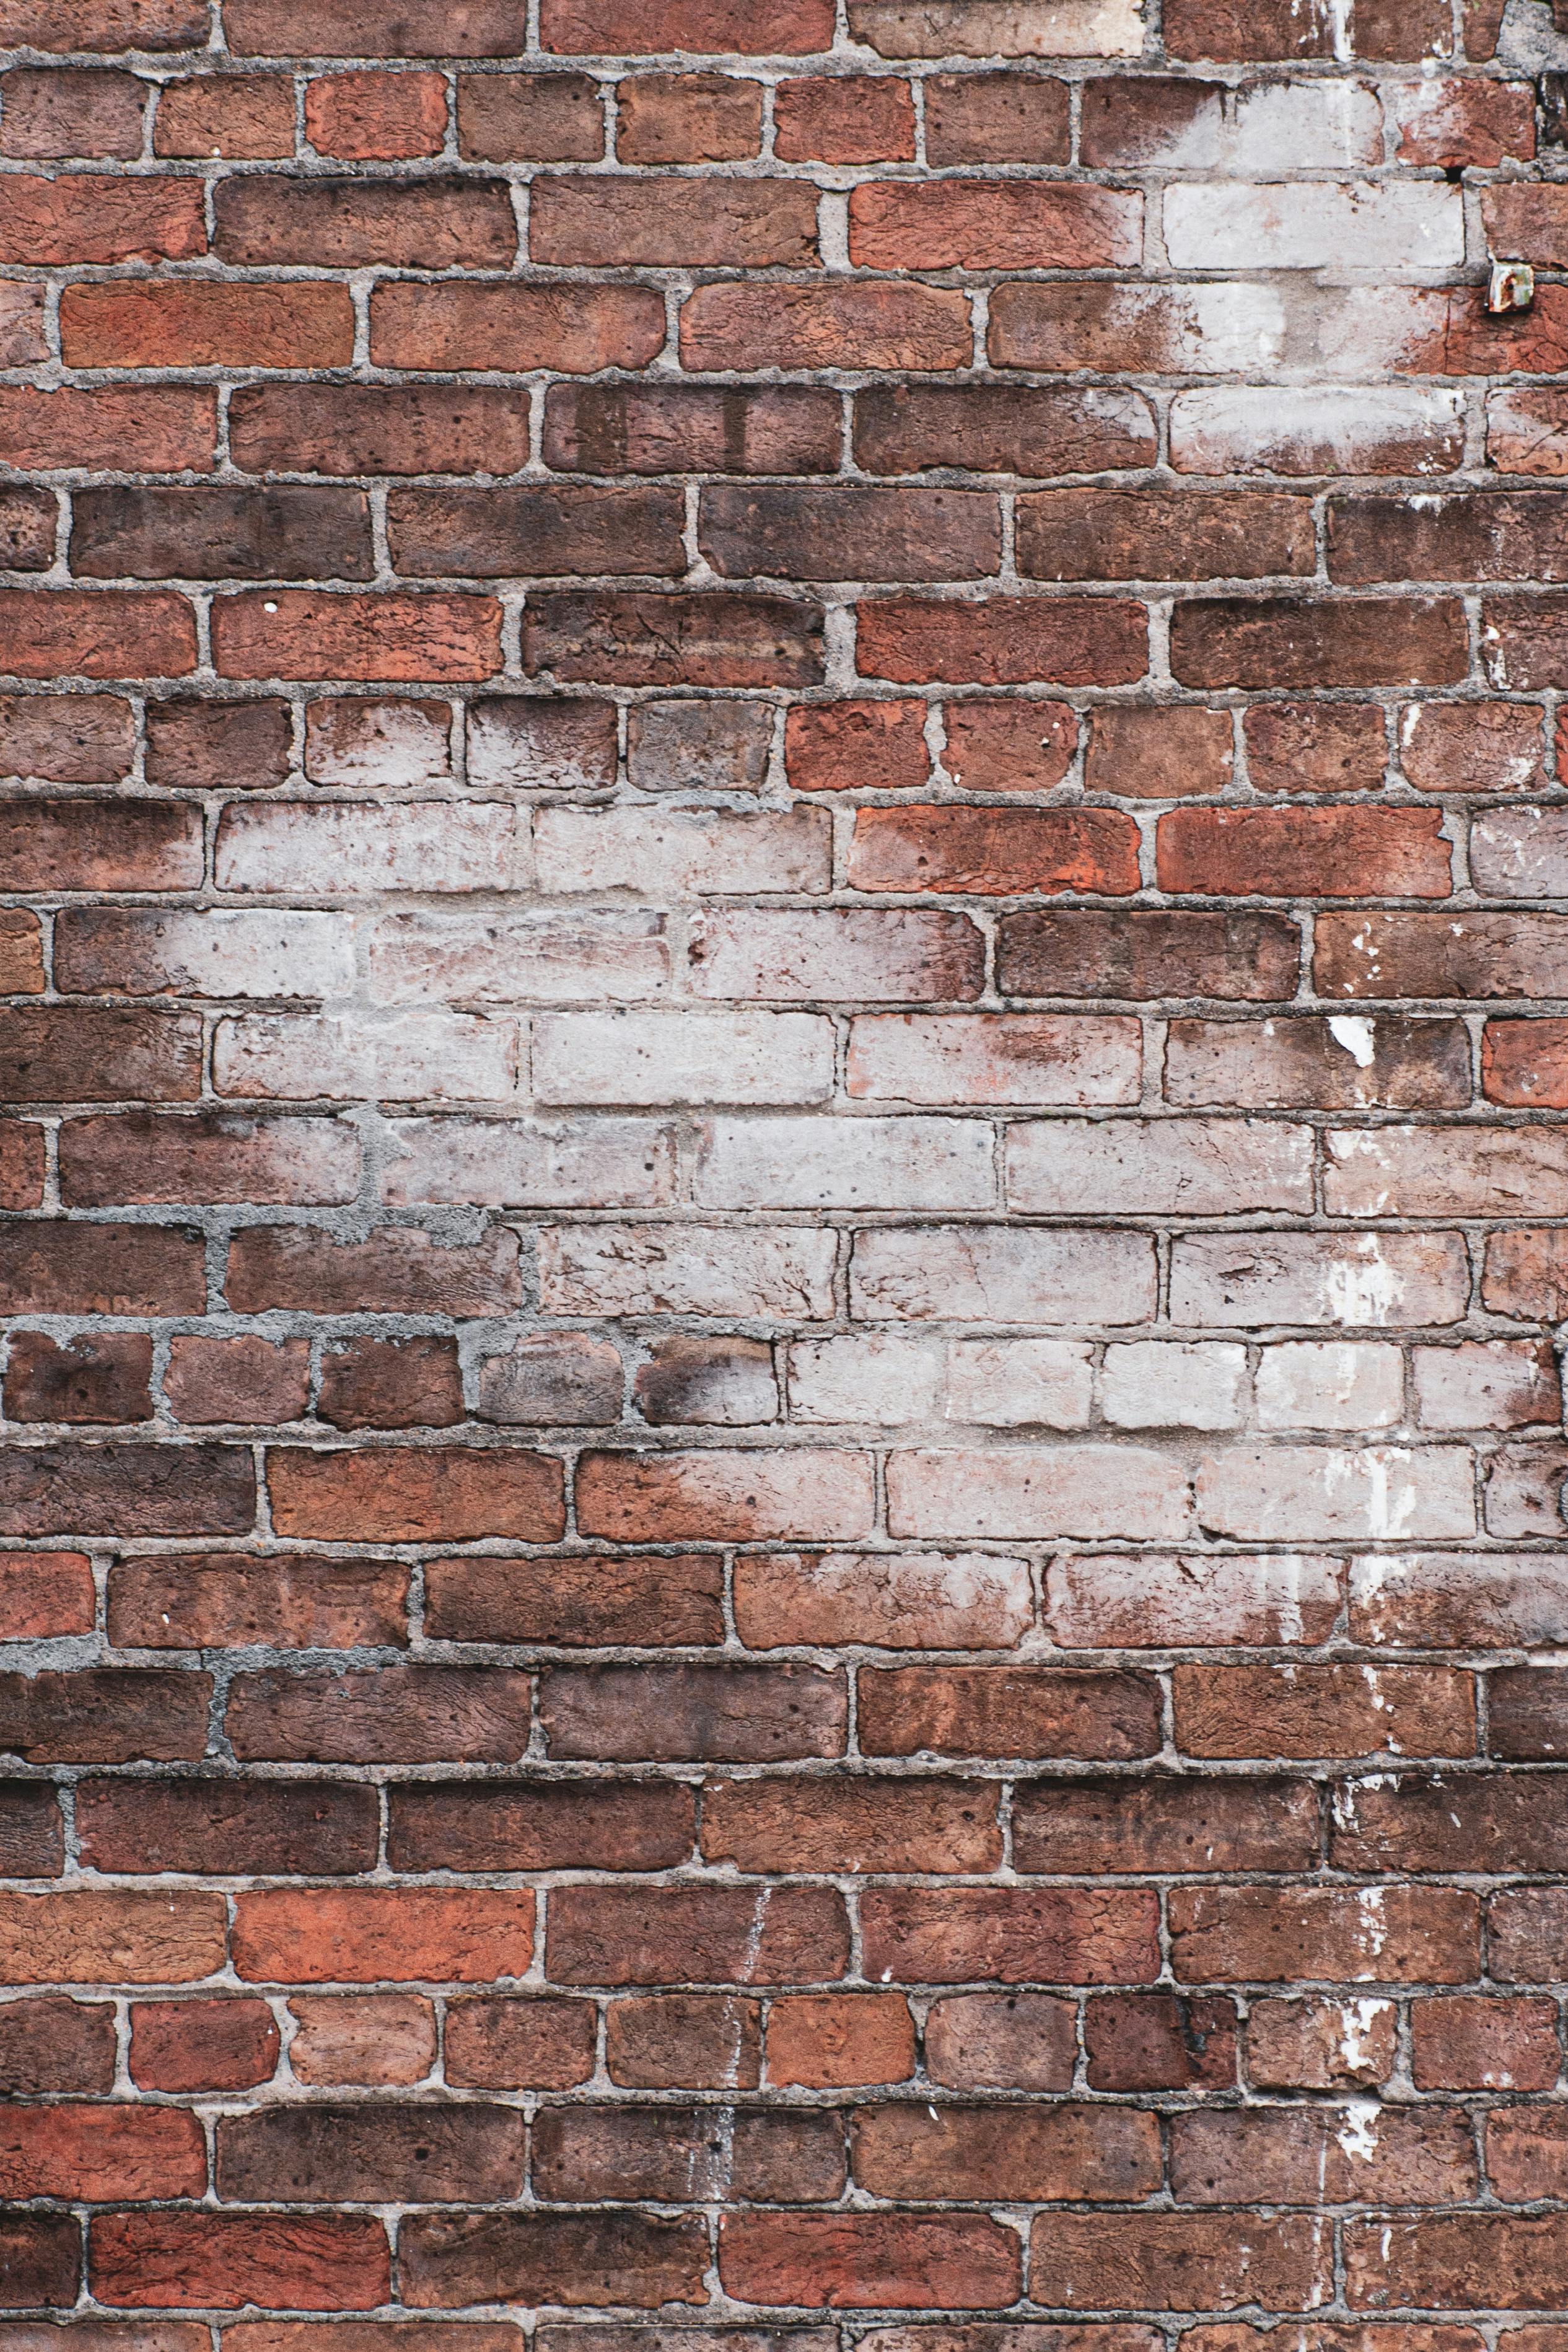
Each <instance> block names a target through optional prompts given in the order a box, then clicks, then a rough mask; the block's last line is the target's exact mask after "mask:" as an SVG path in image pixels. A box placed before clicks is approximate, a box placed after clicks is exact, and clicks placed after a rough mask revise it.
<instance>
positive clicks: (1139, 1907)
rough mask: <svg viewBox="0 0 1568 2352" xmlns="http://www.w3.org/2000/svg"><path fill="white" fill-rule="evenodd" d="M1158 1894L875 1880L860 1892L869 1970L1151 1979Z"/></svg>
mask: <svg viewBox="0 0 1568 2352" xmlns="http://www.w3.org/2000/svg"><path fill="white" fill-rule="evenodd" d="M1156 1913H1157V1906H1156V1905H1155V1898H1154V1896H1153V1895H1145V1894H1142V1893H1138V1892H1133V1891H1125V1892H1124V1891H1123V1890H1121V1889H1118V1888H1091V1887H1019V1886H964V1887H919V1886H911V1887H874V1888H868V1889H867V1890H866V1892H865V1893H864V1894H863V1895H862V1897H861V1916H862V1936H863V1943H864V1966H865V1972H866V1974H867V1975H868V1976H869V1977H871V1978H873V1979H881V1980H883V1981H886V1979H888V1978H890V1977H892V1978H898V1979H903V1980H904V1982H906V1983H925V1984H962V1983H964V1982H966V1981H967V1980H968V1979H975V1978H979V1979H984V1978H987V1977H989V1978H992V1979H996V1980H997V1981H998V1982H999V1983H1002V1984H1019V1983H1024V1984H1028V1983H1030V1982H1040V1981H1044V1982H1046V1983H1051V1982H1055V1983H1058V1984H1146V1983H1147V1982H1149V1980H1150V1979H1152V1978H1153V1977H1155V1975H1156V1974H1157V1973H1158V1969H1159V1955H1158V1950H1157V1947H1156V1943H1155V1921H1156Z"/></svg>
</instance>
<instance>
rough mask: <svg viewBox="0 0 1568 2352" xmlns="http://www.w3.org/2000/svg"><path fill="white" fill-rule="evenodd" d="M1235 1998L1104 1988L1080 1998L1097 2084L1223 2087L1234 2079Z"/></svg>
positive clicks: (1100, 2087) (1091, 2076)
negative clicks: (1098, 1995) (1104, 1991)
mask: <svg viewBox="0 0 1568 2352" xmlns="http://www.w3.org/2000/svg"><path fill="white" fill-rule="evenodd" d="M1236 2035H1237V2025H1236V2004H1235V2002H1234V2001H1229V2000H1186V1999H1184V1998H1183V1997H1182V1996H1180V1995H1179V1994H1176V1993H1168V1992H1147V1993H1145V1992H1134V1993H1107V1994H1104V1995H1103V1996H1101V1998H1099V1999H1098V2000H1091V2001H1089V2002H1087V2003H1086V2004H1085V2007H1084V2011H1083V2043H1084V2048H1085V2050H1086V2051H1087V2052H1088V2056H1089V2064H1088V2070H1087V2080H1088V2082H1089V2084H1090V2087H1091V2088H1092V2089H1093V2090H1096V2091H1189V2090H1190V2091H1226V2090H1228V2089H1229V2088H1230V2087H1231V2085H1232V2084H1234V2082H1235V2080H1236Z"/></svg>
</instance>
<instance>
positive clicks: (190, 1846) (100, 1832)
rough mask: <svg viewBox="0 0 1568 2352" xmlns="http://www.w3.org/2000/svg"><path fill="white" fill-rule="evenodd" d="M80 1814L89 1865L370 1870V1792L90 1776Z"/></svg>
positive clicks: (342, 1786) (322, 1872) (373, 1819)
mask: <svg viewBox="0 0 1568 2352" xmlns="http://www.w3.org/2000/svg"><path fill="white" fill-rule="evenodd" d="M78 1823H79V1826H80V1832H81V1845H82V1853H83V1855H84V1858H85V1859H86V1860H87V1862H88V1864H89V1866H90V1867H91V1868H94V1869H98V1870H115V1871H126V1872H143V1871H164V1870H170V1869H172V1868H176V1867H177V1868H179V1869H181V1870H187V1871H193V1872H204V1873H208V1874H215V1873H223V1874H231V1873H234V1874H237V1873H241V1872H256V1873H265V1874H267V1875H269V1876H270V1875H283V1874H287V1873H289V1872H291V1871H301V1872H308V1873H310V1874H312V1875H319V1876H322V1877H332V1876H341V1875H343V1874H345V1873H352V1872H356V1871H361V1870H366V1869H369V1868H370V1867H371V1863H372V1861H373V1858H374V1855H375V1851H376V1843H377V1827H378V1823H377V1811H376V1804H375V1793H374V1791H373V1790H371V1789H368V1788H367V1787H365V1786H364V1785H363V1784H362V1783H361V1785H359V1786H354V1785H353V1784H351V1783H349V1782H346V1781H339V1782H338V1783H337V1784H336V1785H335V1786H334V1785H332V1784H330V1783H329V1782H325V1781H317V1782H315V1783H312V1782H310V1781H308V1780H248V1781H247V1780H127V1779H116V1780H96V1781H94V1780H89V1781H82V1782H78Z"/></svg>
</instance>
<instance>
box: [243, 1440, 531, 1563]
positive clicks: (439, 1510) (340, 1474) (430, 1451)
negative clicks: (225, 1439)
mask: <svg viewBox="0 0 1568 2352" xmlns="http://www.w3.org/2000/svg"><path fill="white" fill-rule="evenodd" d="M267 1491H268V1493H269V1495H270V1496H271V1498H272V1513H273V1524H274V1526H275V1527H276V1528H277V1530H278V1532H279V1534H282V1535H287V1536H304V1537H307V1538H309V1537H316V1538H327V1539H328V1540H329V1541H333V1542H345V1541H347V1542H350V1543H420V1542H427V1543H428V1542H436V1543H439V1542H443V1541H445V1542H458V1543H465V1542H468V1541H470V1540H471V1539H472V1538H474V1537H476V1536H497V1535H498V1536H519V1537H521V1538H523V1539H524V1540H525V1541H530V1542H534V1543H553V1542H555V1541H556V1540H557V1539H558V1538H559V1537H560V1536H561V1534H562V1533H563V1532H564V1530H565V1513H564V1510H563V1508H562V1505H561V1473H560V1466H559V1463H557V1462H555V1461H554V1460H552V1459H551V1458H550V1457H549V1455H547V1454H525V1453H521V1452H518V1451H517V1450H516V1449H513V1448H507V1449H505V1450H502V1449H497V1448H489V1449H483V1450H482V1449H480V1448H477V1447H464V1446H429V1447H418V1448H414V1447H402V1448H397V1449H390V1448H388V1449H383V1448H379V1447H378V1448H374V1449H371V1450H369V1451H366V1452H363V1453H358V1454H353V1453H347V1452H332V1453H314V1452H311V1451H309V1450H308V1449H307V1448H301V1447H292V1446H275V1447H274V1448H273V1449H272V1450H271V1452H270V1453H269V1454H268V1456H267Z"/></svg>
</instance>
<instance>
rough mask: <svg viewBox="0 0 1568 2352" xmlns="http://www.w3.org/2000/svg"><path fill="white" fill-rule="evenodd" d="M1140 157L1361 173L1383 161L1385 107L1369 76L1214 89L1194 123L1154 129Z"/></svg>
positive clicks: (1187, 167) (1195, 164) (1220, 168)
mask: <svg viewBox="0 0 1568 2352" xmlns="http://www.w3.org/2000/svg"><path fill="white" fill-rule="evenodd" d="M1140 160H1142V161H1145V162H1147V163H1158V164H1159V165H1160V166H1161V168H1162V169H1164V170H1167V171H1183V172H1223V173H1242V174H1245V175H1249V176H1257V175H1259V174H1265V173H1266V174H1268V175H1269V176H1270V177H1277V176H1278V175H1279V173H1281V172H1333V171H1353V170H1354V168H1355V167H1356V166H1357V165H1358V164H1363V163H1373V164H1376V163H1382V161H1383V109H1382V107H1381V106H1380V105H1379V103H1378V100H1377V94H1376V92H1375V90H1372V89H1367V87H1366V85H1365V84H1364V82H1354V81H1282V82H1250V83H1244V84H1243V85H1242V87H1241V88H1240V89H1223V88H1219V87H1212V88H1211V89H1208V90H1207V91H1206V92H1205V94H1204V100H1203V103H1202V105H1201V106H1200V108H1199V109H1198V111H1197V114H1196V115H1195V116H1194V117H1193V119H1192V121H1190V122H1185V123H1183V124H1182V125H1181V126H1180V128H1179V129H1174V128H1173V129H1172V130H1171V131H1168V132H1166V133H1156V134H1154V135H1152V136H1151V138H1150V140H1149V142H1148V145H1147V147H1146V148H1145V152H1144V154H1143V156H1142V158H1141V159H1140Z"/></svg>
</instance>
